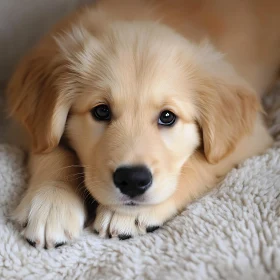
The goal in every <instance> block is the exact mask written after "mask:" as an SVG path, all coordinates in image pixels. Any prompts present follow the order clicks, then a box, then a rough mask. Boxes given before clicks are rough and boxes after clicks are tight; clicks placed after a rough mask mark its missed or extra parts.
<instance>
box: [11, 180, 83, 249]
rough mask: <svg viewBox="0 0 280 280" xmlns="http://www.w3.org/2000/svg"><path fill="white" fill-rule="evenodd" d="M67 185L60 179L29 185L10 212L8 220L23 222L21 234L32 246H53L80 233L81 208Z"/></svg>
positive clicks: (79, 200)
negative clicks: (32, 186)
mask: <svg viewBox="0 0 280 280" xmlns="http://www.w3.org/2000/svg"><path fill="white" fill-rule="evenodd" d="M69 188H70V186H68V185H66V184H64V183H61V182H49V183H47V184H45V185H43V186H40V189H37V190H32V188H30V189H29V190H28V192H27V194H26V195H25V197H24V198H23V199H22V201H21V203H20V204H19V205H18V207H17V208H16V210H15V211H14V212H13V214H12V219H13V220H15V221H17V222H19V223H20V224H21V225H23V227H24V228H23V231H22V233H23V235H24V237H25V239H26V240H27V242H28V243H29V244H30V245H32V246H33V247H37V248H42V247H43V248H54V247H55V248H57V247H59V246H61V245H64V244H65V243H67V242H68V241H70V240H72V239H75V238H77V237H78V236H79V235H80V232H81V230H82V228H83V226H84V221H85V216H86V214H85V209H84V205H83V202H82V199H81V198H80V197H79V196H78V194H76V193H74V192H73V191H72V190H71V189H69Z"/></svg>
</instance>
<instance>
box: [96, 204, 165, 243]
mask: <svg viewBox="0 0 280 280" xmlns="http://www.w3.org/2000/svg"><path fill="white" fill-rule="evenodd" d="M168 218H169V217H167V216H166V215H161V213H159V212H158V211H152V210H151V209H142V210H139V212H135V214H134V215H132V214H123V213H119V212H116V211H114V210H112V209H110V208H109V207H106V206H102V205H100V206H98V208H97V213H96V218H95V221H94V223H93V229H94V231H95V232H96V233H97V234H99V236H101V237H103V238H106V237H110V238H111V237H118V238H119V239H120V240H125V239H128V238H131V237H134V236H137V235H142V234H145V233H147V232H153V231H155V230H156V229H158V228H159V227H160V226H162V225H163V223H164V222H165V221H166V220H167V219H168Z"/></svg>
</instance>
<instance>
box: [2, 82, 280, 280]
mask: <svg viewBox="0 0 280 280" xmlns="http://www.w3.org/2000/svg"><path fill="white" fill-rule="evenodd" d="M279 92H280V88H278V90H275V92H274V93H273V94H272V95H271V96H269V97H267V98H266V99H265V106H266V108H267V110H268V112H269V115H268V117H267V120H268V124H269V126H270V130H271V133H272V134H273V135H274V137H275V139H276V142H275V145H274V147H273V148H271V149H269V150H268V151H267V152H266V153H265V154H264V155H261V156H256V157H253V158H250V159H248V160H247V161H246V162H244V163H243V164H241V165H240V166H239V167H238V168H237V169H233V170H232V171H231V172H230V173H229V174H228V176H227V177H226V179H225V180H224V181H223V182H222V183H221V184H220V186H219V187H218V188H217V189H216V190H214V191H213V192H212V193H210V194H208V195H206V196H204V197H203V198H201V199H200V200H198V201H196V202H194V203H192V204H191V205H188V206H187V207H186V209H185V211H184V212H183V213H182V214H180V215H179V216H177V217H176V218H175V219H173V220H172V221H170V222H168V223H167V224H166V225H165V226H164V227H163V228H161V229H159V230H158V231H155V232H154V233H151V234H147V235H145V236H141V237H136V238H134V239H131V240H127V241H119V240H114V239H110V240H103V239H100V238H99V237H97V236H96V235H94V234H93V233H91V232H90V231H89V230H85V232H84V234H83V236H82V237H81V238H80V239H79V240H77V241H76V242H75V243H73V244H70V245H66V246H64V247H60V248H58V249H52V250H44V249H42V250H38V249H34V248H33V247H31V246H29V245H28V244H27V242H26V241H25V240H23V238H22V237H21V235H20V233H19V229H18V227H17V226H16V225H15V224H13V223H12V222H11V221H10V220H9V218H8V214H9V212H10V211H11V209H13V208H14V207H15V205H16V204H17V203H18V202H19V199H20V197H21V195H22V193H23V192H24V189H25V188H26V182H27V173H26V169H25V156H24V154H23V152H22V151H21V150H19V149H18V148H16V147H14V146H9V145H7V144H2V145H0V279H50V280H54V279H55V280H59V279H71V280H72V279H83V280H85V279H187V280H192V279H194V280H200V279H215V280H218V279H226V280H231V279H236V280H237V279H238V280H241V279H244V280H250V279H253V280H257V279H260V280H266V279H275V280H276V279H280V148H278V147H277V146H279V144H280V141H279V140H280V139H279V137H280V127H279V126H280V94H279ZM2 131H3V130H2Z"/></svg>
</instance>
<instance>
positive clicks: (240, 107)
mask: <svg viewBox="0 0 280 280" xmlns="http://www.w3.org/2000/svg"><path fill="white" fill-rule="evenodd" d="M234 80H235V82H233V83H228V82H227V81H225V80H224V79H219V78H212V79H210V78H209V79H208V78H207V79H204V80H203V81H202V82H201V84H200V86H199V90H198V92H197V93H198V99H197V109H198V111H199V116H198V122H199V124H200V126H201V128H202V134H203V146H204V153H205V157H206V159H207V161H208V162H209V163H212V164H216V163H218V162H219V161H220V160H222V159H223V158H224V157H226V156H227V155H228V154H230V153H231V152H232V151H233V150H234V149H235V148H236V146H237V144H238V142H239V141H240V140H241V139H242V137H243V136H244V135H246V134H250V133H251V132H252V130H253V129H254V125H255V120H256V117H257V112H258V111H259V110H260V109H261V106H260V103H259V100H258V98H257V94H256V93H255V92H254V91H253V90H251V89H250V88H249V87H247V85H244V83H239V82H238V79H234ZM231 82H232V81H231Z"/></svg>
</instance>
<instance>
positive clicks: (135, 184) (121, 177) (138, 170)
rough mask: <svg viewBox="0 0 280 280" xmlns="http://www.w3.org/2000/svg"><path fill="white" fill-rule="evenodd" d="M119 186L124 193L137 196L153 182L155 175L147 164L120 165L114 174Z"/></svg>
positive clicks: (115, 181)
mask: <svg viewBox="0 0 280 280" xmlns="http://www.w3.org/2000/svg"><path fill="white" fill-rule="evenodd" d="M113 180H114V183H115V185H116V187H117V188H119V189H120V191H121V192H122V193H123V194H126V195H128V196H130V197H135V196H138V195H141V194H143V193H144V192H145V191H146V190H147V189H148V188H149V187H150V186H151V184H152V180H153V176H152V174H151V172H150V170H149V169H148V168H147V167H145V166H131V167H128V166H126V167H119V168H118V169H117V170H116V171H115V172H114V174H113Z"/></svg>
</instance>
